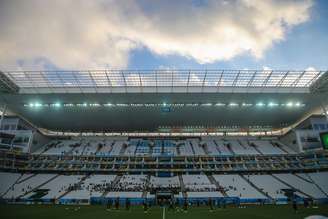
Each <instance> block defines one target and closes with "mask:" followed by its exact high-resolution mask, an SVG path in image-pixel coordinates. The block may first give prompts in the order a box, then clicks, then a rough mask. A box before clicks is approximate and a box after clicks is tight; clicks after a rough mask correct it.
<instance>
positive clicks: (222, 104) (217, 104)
mask: <svg viewBox="0 0 328 219" xmlns="http://www.w3.org/2000/svg"><path fill="white" fill-rule="evenodd" d="M225 105H226V104H225V103H216V104H215V106H225Z"/></svg>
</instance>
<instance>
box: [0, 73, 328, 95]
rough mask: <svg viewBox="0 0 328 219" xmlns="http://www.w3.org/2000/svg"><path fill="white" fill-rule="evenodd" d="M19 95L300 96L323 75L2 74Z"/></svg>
mask: <svg viewBox="0 0 328 219" xmlns="http://www.w3.org/2000/svg"><path fill="white" fill-rule="evenodd" d="M3 73H4V74H5V75H6V76H7V77H8V78H9V79H11V80H12V82H14V83H15V84H16V85H17V86H18V87H19V88H20V93H61V92H64V93H79V92H81V93H89V92H91V93H98V92H99V93H106V92H109V93H111V92H116V93H120V92H124V93H130V92H131V93H138V92H142V93H143V92H173V93H174V92H214V93H216V92H231V91H232V90H235V89H244V90H245V89H246V90H245V91H249V90H248V89H255V90H256V91H258V89H260V90H265V89H268V88H269V91H270V92H272V91H273V90H272V89H274V90H275V91H276V92H279V90H281V91H283V92H284V91H286V89H287V90H289V91H290V89H292V90H293V91H295V92H304V91H305V90H306V91H307V90H308V88H309V87H310V86H311V84H313V83H314V82H315V81H316V80H317V79H318V78H320V76H322V75H323V74H324V73H325V71H288V70H81V71H11V72H8V71H7V72H3Z"/></svg>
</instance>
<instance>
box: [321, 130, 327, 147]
mask: <svg viewBox="0 0 328 219" xmlns="http://www.w3.org/2000/svg"><path fill="white" fill-rule="evenodd" d="M320 139H321V143H322V146H323V148H324V149H326V150H328V132H323V133H320Z"/></svg>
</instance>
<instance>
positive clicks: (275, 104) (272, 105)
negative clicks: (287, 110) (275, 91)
mask: <svg viewBox="0 0 328 219" xmlns="http://www.w3.org/2000/svg"><path fill="white" fill-rule="evenodd" d="M278 105H279V104H277V103H273V102H270V103H268V106H269V107H274V106H278Z"/></svg>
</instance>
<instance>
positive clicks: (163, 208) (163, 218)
mask: <svg viewBox="0 0 328 219" xmlns="http://www.w3.org/2000/svg"><path fill="white" fill-rule="evenodd" d="M163 219H165V207H163Z"/></svg>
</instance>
